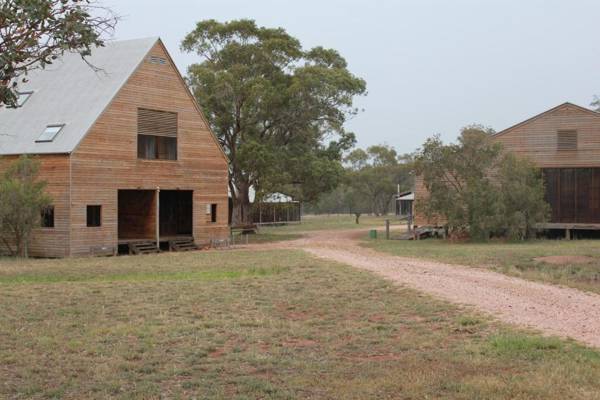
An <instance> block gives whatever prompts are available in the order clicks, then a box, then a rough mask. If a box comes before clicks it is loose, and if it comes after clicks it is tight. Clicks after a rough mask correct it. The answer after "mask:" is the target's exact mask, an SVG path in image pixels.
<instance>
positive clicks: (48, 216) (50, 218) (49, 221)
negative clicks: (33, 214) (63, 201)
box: [42, 206, 54, 228]
mask: <svg viewBox="0 0 600 400" xmlns="http://www.w3.org/2000/svg"><path fill="white" fill-rule="evenodd" d="M42 228H54V206H48V207H44V209H43V210H42Z"/></svg>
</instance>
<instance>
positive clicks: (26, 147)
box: [0, 37, 159, 155]
mask: <svg viewBox="0 0 600 400" xmlns="http://www.w3.org/2000/svg"><path fill="white" fill-rule="evenodd" d="M158 40H159V39H158V38H156V37H153V38H146V39H136V40H126V41H118V42H110V43H108V44H107V45H106V46H105V47H100V48H96V49H94V50H93V52H92V55H91V56H90V57H89V59H88V60H89V62H90V63H91V64H92V65H93V66H94V67H97V68H100V69H101V70H100V71H95V70H94V69H93V68H91V67H90V66H89V65H88V64H86V62H84V61H83V60H82V59H81V57H80V56H79V54H76V53H68V54H65V55H64V57H62V58H61V59H60V60H58V61H56V62H55V63H54V64H53V65H50V66H48V67H47V68H46V69H45V70H36V71H32V72H31V73H30V74H29V76H28V82H27V83H25V84H20V85H19V91H20V92H28V91H33V94H32V95H31V97H30V98H29V99H28V100H27V101H26V102H25V104H24V105H23V106H22V107H19V108H16V109H10V108H7V107H1V108H0V154H3V155H9V154H49V153H71V152H72V151H73V150H74V149H75V148H76V147H77V145H78V144H79V142H80V141H81V139H83V137H84V136H85V135H86V133H87V132H88V130H89V129H90V128H91V127H92V125H93V124H94V123H95V122H96V120H97V119H98V117H99V116H100V115H101V114H102V112H103V111H104V110H105V108H106V107H107V106H108V105H109V103H110V102H111V100H112V99H113V97H114V96H115V95H116V94H117V93H118V92H119V90H120V89H121V87H122V86H123V85H124V84H125V82H126V81H127V79H128V78H129V77H130V76H131V75H132V74H133V72H134V71H135V70H136V69H137V67H138V66H139V64H140V63H141V62H142V61H143V59H144V57H145V56H146V55H147V54H148V52H149V51H150V50H151V49H152V47H153V46H154V45H155V44H156V42H157V41H158ZM63 124H64V128H63V129H62V130H61V131H60V133H59V134H58V135H57V136H56V138H55V139H54V140H53V141H51V142H42V143H40V142H36V140H37V139H38V138H39V137H40V135H41V134H42V133H43V132H44V130H45V129H46V127H47V126H48V125H63Z"/></svg>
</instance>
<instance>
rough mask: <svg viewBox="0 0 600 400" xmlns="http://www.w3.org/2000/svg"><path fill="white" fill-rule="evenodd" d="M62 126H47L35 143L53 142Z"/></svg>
mask: <svg viewBox="0 0 600 400" xmlns="http://www.w3.org/2000/svg"><path fill="white" fill-rule="evenodd" d="M63 127H64V125H48V126H47V127H46V129H44V132H42V134H41V135H40V137H39V138H38V139H37V140H36V142H38V143H39V142H51V141H53V140H54V138H55V137H56V135H58V133H59V132H60V131H61V130H62V128H63Z"/></svg>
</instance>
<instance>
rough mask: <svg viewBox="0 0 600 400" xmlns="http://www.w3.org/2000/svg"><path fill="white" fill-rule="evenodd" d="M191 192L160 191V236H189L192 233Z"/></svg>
mask: <svg viewBox="0 0 600 400" xmlns="http://www.w3.org/2000/svg"><path fill="white" fill-rule="evenodd" d="M193 194H194V192H193V191H191V190H161V191H160V229H159V230H160V236H161V238H163V237H170V236H191V235H192V232H193V225H194V224H193V215H194V213H193Z"/></svg>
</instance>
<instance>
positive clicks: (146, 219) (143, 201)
mask: <svg viewBox="0 0 600 400" xmlns="http://www.w3.org/2000/svg"><path fill="white" fill-rule="evenodd" d="M118 215H119V222H118V224H119V240H137V239H154V238H156V192H155V191H154V190H119V201H118Z"/></svg>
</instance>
